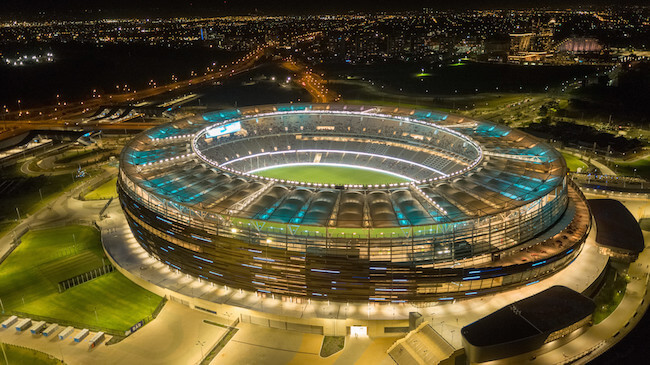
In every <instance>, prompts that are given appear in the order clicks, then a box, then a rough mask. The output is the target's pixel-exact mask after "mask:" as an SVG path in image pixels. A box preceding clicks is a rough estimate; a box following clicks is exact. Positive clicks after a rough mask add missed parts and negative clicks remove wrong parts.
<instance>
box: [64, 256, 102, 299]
mask: <svg viewBox="0 0 650 365" xmlns="http://www.w3.org/2000/svg"><path fill="white" fill-rule="evenodd" d="M113 271H115V268H114V267H113V265H111V264H110V263H109V264H108V265H104V266H102V267H98V268H96V269H93V270H90V271H88V272H85V273H83V274H81V275H77V276H75V277H72V278H70V279H67V280H63V281H60V282H59V283H58V284H57V285H58V288H59V293H63V292H64V291H66V290H68V289H70V288H74V287H75V286H77V285H80V284H83V283H85V282H87V281H90V280H93V279H96V278H98V277H100V276H102V275H104V274H108V273H109V272H113Z"/></svg>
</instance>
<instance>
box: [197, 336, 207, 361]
mask: <svg viewBox="0 0 650 365" xmlns="http://www.w3.org/2000/svg"><path fill="white" fill-rule="evenodd" d="M196 344H197V345H198V346H200V348H201V359H199V363H201V361H203V345H205V341H200V340H199V341H196Z"/></svg>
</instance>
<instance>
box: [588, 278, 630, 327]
mask: <svg viewBox="0 0 650 365" xmlns="http://www.w3.org/2000/svg"><path fill="white" fill-rule="evenodd" d="M627 282H628V279H627V278H626V277H625V276H623V275H622V274H620V273H619V272H618V270H616V269H615V268H613V267H611V266H608V267H607V272H606V273H605V284H603V287H602V288H601V289H600V291H599V292H598V294H596V296H595V297H594V302H596V310H595V311H594V317H593V318H594V324H598V323H600V322H602V321H603V320H604V319H605V318H607V317H608V316H609V315H610V314H612V312H613V311H614V309H616V307H618V304H619V303H620V302H621V300H623V297H624V296H625V289H626V287H627Z"/></svg>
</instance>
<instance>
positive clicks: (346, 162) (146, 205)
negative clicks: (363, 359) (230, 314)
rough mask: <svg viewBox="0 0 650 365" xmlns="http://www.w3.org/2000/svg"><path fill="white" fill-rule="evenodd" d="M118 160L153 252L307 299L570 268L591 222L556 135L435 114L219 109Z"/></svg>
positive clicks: (231, 281)
mask: <svg viewBox="0 0 650 365" xmlns="http://www.w3.org/2000/svg"><path fill="white" fill-rule="evenodd" d="M120 159H121V161H120V174H119V178H118V192H119V196H120V202H121V204H122V209H123V211H124V212H125V216H126V219H127V221H128V224H129V226H130V228H131V231H132V232H133V235H134V237H135V238H136V240H137V241H138V242H139V244H140V245H141V246H142V247H143V248H144V249H145V250H146V251H147V252H148V253H149V255H151V256H152V257H154V258H156V259H158V260H159V261H160V262H163V263H165V264H166V265H168V266H169V267H170V268H171V269H173V270H175V271H179V272H182V273H185V274H187V275H191V276H193V277H195V278H198V279H199V280H205V281H208V282H211V283H214V284H215V285H217V284H218V285H223V286H227V287H230V288H236V289H240V290H245V291H248V292H254V293H256V294H257V295H259V296H269V297H271V296H273V297H274V298H281V299H282V300H287V301H292V302H298V303H301V302H303V301H306V300H308V299H310V300H319V299H320V300H328V301H330V300H331V301H337V302H388V303H405V302H410V303H418V302H431V301H448V300H455V299H461V298H469V297H474V296H479V295H485V294H491V293H495V292H499V291H504V290H509V289H512V288H516V287H519V286H523V285H528V284H530V283H534V282H537V281H539V280H541V279H543V278H545V277H548V276H550V275H552V274H554V273H556V272H558V271H559V270H561V269H562V268H564V267H566V266H567V265H569V264H570V263H571V262H572V261H573V260H574V259H575V258H576V257H577V255H578V254H579V253H580V251H581V249H582V246H583V244H584V242H585V239H586V237H587V235H588V233H589V231H590V228H591V214H590V212H589V208H588V206H587V205H586V202H585V199H584V196H583V195H582V193H581V192H580V191H579V189H578V188H577V187H576V186H574V185H573V183H572V182H570V180H568V179H567V178H566V175H567V169H566V164H565V162H564V160H563V158H562V156H561V155H560V154H559V153H558V152H556V151H555V150H554V149H553V148H552V147H550V146H549V145H547V144H545V143H543V142H541V141H539V140H538V139H536V138H534V137H532V136H529V135H527V134H525V133H523V132H521V131H518V130H512V129H510V128H508V127H505V126H501V125H496V124H493V123H489V122H484V121H477V120H471V119H468V118H465V117H462V116H454V115H448V114H444V113H439V112H433V111H425V110H412V109H401V108H395V107H381V106H360V105H354V106H353V105H343V104H290V105H265V106H253V107H246V108H239V109H236V110H225V111H219V112H213V113H208V114H205V115H203V116H202V117H197V118H190V119H185V120H180V121H176V122H173V123H170V124H165V125H161V126H159V127H156V128H154V129H151V130H148V131H146V132H143V133H142V134H140V135H138V136H137V137H135V138H134V139H133V140H132V141H131V142H129V144H128V145H127V146H126V147H125V148H124V150H123V152H122V155H121V158H120ZM305 171H307V172H308V173H306V172H305ZM314 171H317V172H318V171H320V172H319V173H314Z"/></svg>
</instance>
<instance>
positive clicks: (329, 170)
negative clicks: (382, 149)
mask: <svg viewBox="0 0 650 365" xmlns="http://www.w3.org/2000/svg"><path fill="white" fill-rule="evenodd" d="M255 175H258V176H264V177H272V178H276V179H284V180H294V181H301V182H310V183H322V184H337V185H346V184H358V185H369V184H392V183H400V182H407V181H408V180H407V179H405V178H402V177H399V176H395V175H392V174H389V173H386V172H381V171H377V170H368V169H364V168H359V167H349V166H330V165H324V164H313V165H292V166H278V167H273V168H269V169H266V170H261V171H257V172H255Z"/></svg>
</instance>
